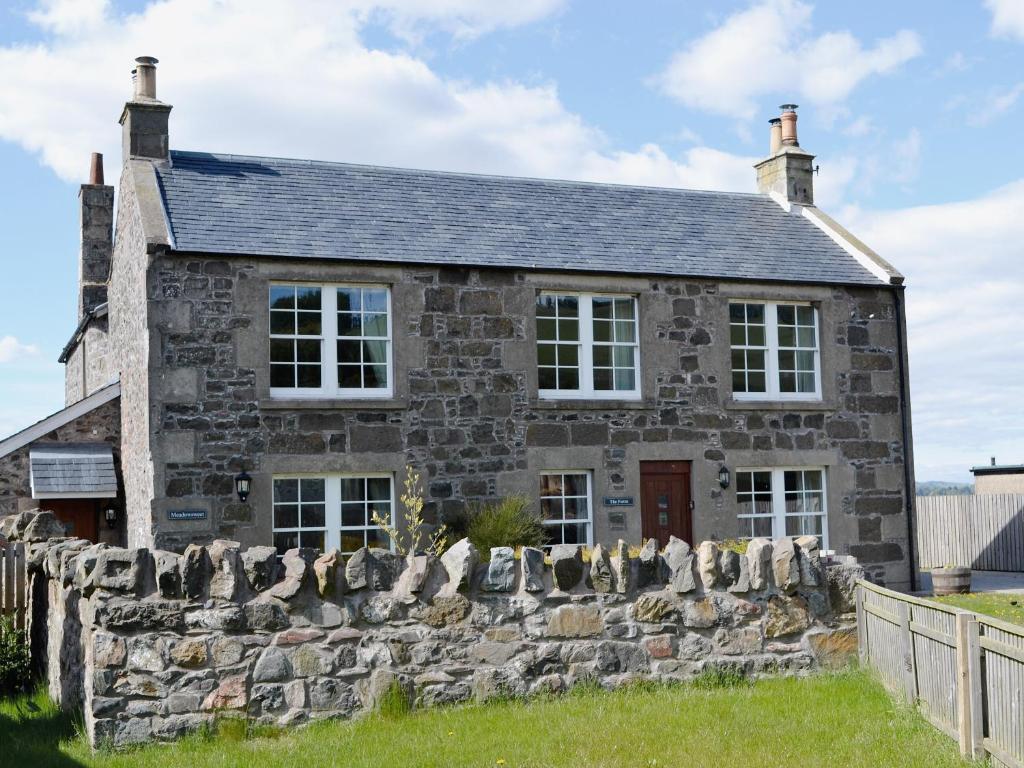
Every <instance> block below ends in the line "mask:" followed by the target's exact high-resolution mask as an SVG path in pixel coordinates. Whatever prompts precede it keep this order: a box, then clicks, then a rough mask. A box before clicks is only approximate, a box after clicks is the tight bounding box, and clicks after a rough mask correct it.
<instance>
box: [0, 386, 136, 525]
mask: <svg viewBox="0 0 1024 768" xmlns="http://www.w3.org/2000/svg"><path fill="white" fill-rule="evenodd" d="M120 432H121V417H120V402H119V401H118V400H116V399H115V400H111V401H110V402H108V403H104V404H103V405H101V406H99V407H98V408H96V409H94V410H92V411H90V412H89V413H86V414H83V415H82V416H79V417H78V418H77V419H74V420H73V421H70V422H68V423H67V424H64V425H63V426H61V427H58V428H57V429H54V430H53V431H52V432H50V433H49V434H47V435H43V436H42V437H39V438H38V439H37V440H35V441H34V443H33V444H35V443H46V442H55V443H83V442H85V443H98V442H106V443H110V444H111V446H113V449H114V461H115V466H116V465H117V464H118V453H119V446H120V442H121V441H120ZM31 447H32V445H26V446H24V447H22V448H18V449H17V450H15V451H11V452H10V453H8V454H7V455H5V456H3V457H0V518H2V517H5V516H7V515H13V514H14V513H16V512H21V511H23V510H26V509H31V508H33V507H36V506H38V505H39V502H38V501H35V500H33V499H32V487H31V483H30V477H29V450H30V449H31Z"/></svg>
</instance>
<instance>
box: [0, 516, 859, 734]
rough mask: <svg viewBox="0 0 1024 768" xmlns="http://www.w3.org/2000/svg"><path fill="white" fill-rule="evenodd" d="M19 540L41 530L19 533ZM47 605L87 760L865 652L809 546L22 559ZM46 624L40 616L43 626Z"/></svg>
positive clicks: (228, 546) (848, 573)
mask: <svg viewBox="0 0 1024 768" xmlns="http://www.w3.org/2000/svg"><path fill="white" fill-rule="evenodd" d="M23 517H24V518H25V519H24V520H21V521H20V522H19V523H18V524H16V525H11V526H9V530H8V532H9V533H12V535H14V536H15V537H17V536H18V535H19V534H23V535H24V538H27V539H29V540H38V539H41V538H43V536H41V535H38V534H39V533H40V532H42V531H44V529H46V526H44V525H41V523H40V522H39V521H38V520H36V521H35V522H33V520H31V519H29V518H30V517H31V516H29V515H25V516H23ZM29 561H30V568H31V572H32V581H33V594H34V595H35V596H36V598H35V599H38V600H43V599H45V600H48V601H49V609H48V612H47V613H44V614H43V615H46V616H47V619H48V620H47V622H46V624H45V626H46V627H47V633H46V635H45V636H43V637H42V638H39V637H36V636H35V635H34V637H36V639H37V641H39V642H42V643H44V644H45V645H46V648H44V649H40V648H37V649H36V652H37V653H43V654H45V655H46V657H47V658H48V659H49V669H48V678H49V680H50V686H51V695H52V696H53V698H54V699H55V700H57V701H60V702H61V703H62V704H64V705H65V706H74V705H76V704H78V703H82V704H84V708H85V723H86V728H87V731H88V734H89V738H90V740H91V742H92V744H93V745H94V746H103V745H111V746H114V747H122V746H127V745H130V744H136V743H140V742H145V741H150V740H154V739H159V740H169V739H174V738H177V737H179V736H181V735H182V734H185V733H188V732H190V731H194V730H196V729H197V728H200V727H202V726H207V725H210V724H212V723H213V722H214V721H215V719H216V718H218V717H225V716H227V717H232V716H233V717H247V718H251V719H252V720H253V721H255V722H259V723H267V724H275V725H285V726H291V725H294V724H300V723H303V722H307V721H310V720H317V719H323V718H337V717H350V716H352V715H355V714H358V713H359V712H362V711H365V710H372V709H373V708H374V707H375V706H377V703H378V702H379V701H380V700H381V696H382V695H383V694H384V693H385V692H387V691H389V690H391V689H393V688H394V687H396V686H397V689H398V690H399V691H401V692H402V694H403V695H405V696H406V697H407V698H408V701H409V703H410V705H412V706H431V705H436V704H450V703H457V702H462V701H467V700H470V699H476V700H479V701H485V700H487V699H489V698H493V697H497V696H524V695H527V694H531V693H536V692H558V691H562V690H565V689H567V688H569V687H571V686H573V685H574V684H576V683H578V682H581V681H596V682H598V683H600V684H601V685H603V686H605V687H609V688H611V687H615V686H619V685H624V684H628V683H631V682H633V681H636V680H638V679H651V680H658V681H675V680H687V679H690V678H693V677H694V676H696V675H698V674H700V673H702V672H705V671H708V670H732V671H736V672H739V673H741V674H746V675H760V674H765V673H778V672H781V673H797V674H800V673H805V672H807V671H809V670H811V669H813V668H815V667H816V666H819V665H822V666H833V665H836V664H841V663H843V662H844V660H846V661H848V660H849V654H850V652H851V650H854V649H855V645H856V642H855V637H856V632H855V628H854V627H853V626H852V625H851V624H850V615H849V611H850V610H852V603H851V595H852V592H851V591H850V585H851V584H852V583H853V582H854V580H855V579H856V578H857V577H858V576H860V575H862V571H860V570H859V569H858V568H856V567H855V566H838V567H829V568H825V567H823V565H822V561H821V559H820V556H819V552H818V548H817V541H816V540H815V539H814V538H813V537H808V538H805V539H800V540H798V541H796V542H794V541H793V540H791V539H780V540H778V541H776V542H774V544H773V543H772V542H769V541H767V540H764V539H757V540H754V541H753V542H751V544H750V546H749V548H748V550H747V552H746V553H745V554H742V555H741V554H737V553H735V552H732V551H729V550H720V549H719V548H718V546H717V545H715V544H714V543H712V542H704V543H702V544H701V545H700V547H699V548H698V549H697V550H696V551H694V550H691V549H690V547H689V546H688V545H686V544H685V543H684V542H682V541H679V540H678V539H673V540H671V541H670V542H669V544H668V546H667V547H666V549H665V550H664V551H663V552H661V553H659V552H657V551H656V549H655V548H654V547H653V546H647V547H645V548H644V549H643V550H642V551H641V552H640V553H639V555H638V556H637V557H631V556H630V554H629V550H628V549H627V548H626V546H625V544H624V543H623V542H621V541H620V543H619V545H618V546H617V547H616V548H615V550H614V551H613V552H612V553H609V552H607V551H605V550H603V549H602V548H600V547H596V548H595V549H594V550H593V551H592V552H591V554H590V559H589V562H585V561H584V560H583V559H582V557H581V553H580V551H579V549H577V548H576V547H572V546H568V547H556V548H555V549H554V550H553V552H552V553H551V558H550V565H546V564H545V560H544V555H543V553H542V552H541V551H540V550H531V549H525V550H523V552H522V556H521V557H520V558H518V559H517V558H516V557H515V556H514V554H513V551H512V549H511V548H501V547H498V548H495V549H492V550H491V553H490V560H489V562H487V563H479V562H478V554H477V553H476V551H475V550H474V549H473V548H472V545H471V544H469V542H468V541H466V540H463V541H461V542H458V543H457V544H455V545H454V546H453V547H452V548H451V549H450V550H448V551H447V552H446V553H445V554H444V555H443V556H442V557H441V558H434V557H432V556H419V557H415V558H409V559H403V558H401V557H398V556H397V555H394V554H393V553H391V552H388V551H385V550H366V549H364V550H360V551H359V552H357V553H356V554H355V555H353V556H352V557H350V558H349V559H348V561H347V562H346V561H343V560H342V559H341V558H340V557H339V556H338V554H337V552H329V553H327V554H325V555H323V556H320V557H317V554H316V553H314V552H310V551H308V550H291V551H289V552H288V553H287V554H286V555H285V556H284V558H283V561H282V563H281V566H280V567H279V566H278V563H277V559H276V557H275V553H274V551H273V550H272V549H271V548H268V547H257V548H252V549H249V550H246V551H240V550H239V549H238V547H237V544H235V543H234V542H226V541H215V542H213V543H212V544H211V545H209V546H208V547H199V546H190V547H189V548H188V549H187V550H186V551H185V553H184V555H176V554H173V553H169V552H161V551H157V552H150V551H149V550H145V549H135V550H125V549H117V548H109V547H104V546H103V545H95V546H88V542H85V541H81V540H73V539H50V540H49V541H36V543H33V544H31V545H30V548H29ZM38 609H39V606H34V613H36V612H38Z"/></svg>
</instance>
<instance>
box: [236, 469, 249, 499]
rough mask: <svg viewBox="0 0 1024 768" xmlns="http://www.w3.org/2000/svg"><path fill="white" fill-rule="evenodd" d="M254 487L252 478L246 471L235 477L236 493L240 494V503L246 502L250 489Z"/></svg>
mask: <svg viewBox="0 0 1024 768" xmlns="http://www.w3.org/2000/svg"><path fill="white" fill-rule="evenodd" d="M251 486H252V478H251V477H249V473H248V472H246V471H245V470H244V469H243V470H242V471H241V472H239V473H238V474H237V475H235V493H237V494H238V500H239V501H245V500H246V499H247V498H249V488H250V487H251Z"/></svg>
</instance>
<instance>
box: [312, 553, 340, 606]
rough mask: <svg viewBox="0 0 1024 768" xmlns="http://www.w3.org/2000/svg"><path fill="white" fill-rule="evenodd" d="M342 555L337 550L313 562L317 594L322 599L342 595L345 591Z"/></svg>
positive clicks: (324, 554)
mask: <svg viewBox="0 0 1024 768" xmlns="http://www.w3.org/2000/svg"><path fill="white" fill-rule="evenodd" d="M343 573H344V569H343V568H341V553H339V552H338V550H337V549H331V550H328V551H327V552H324V553H323V554H322V555H320V557H318V558H317V559H316V560H314V561H313V577H314V578H315V579H316V592H317V594H318V595H320V597H325V598H330V597H335V596H337V595H340V594H341V593H342V591H343V588H344V586H343V583H342V581H343V580H342V578H341V576H342V574H343Z"/></svg>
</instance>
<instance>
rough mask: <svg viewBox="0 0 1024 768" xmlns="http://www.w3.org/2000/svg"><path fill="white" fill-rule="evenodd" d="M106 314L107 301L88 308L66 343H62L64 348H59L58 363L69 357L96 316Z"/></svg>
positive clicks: (65, 360) (64, 361)
mask: <svg viewBox="0 0 1024 768" xmlns="http://www.w3.org/2000/svg"><path fill="white" fill-rule="evenodd" d="M106 314H107V302H103V303H102V304H97V305H96V306H95V307H93V308H92V309H90V310H89V311H88V312H86V313H85V315H83V316H82V319H81V320H80V321H79V323H78V327H77V328H75V332H74V333H72V334H71V339H70V340H69V341H68V343H67V344H65V345H64V349H63V350H61V353H60V357H58V358H57V362H58V363H66V362H67V361H68V358H69V357H71V353H72V352H74V351H75V347H77V346H78V342H80V341H81V340H82V337H83V336H84V335H85V329H86V328H88V327H89V323H91V322H92V321H93V320H94V319H96V318H97V317H103V316H104V315H106Z"/></svg>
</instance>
